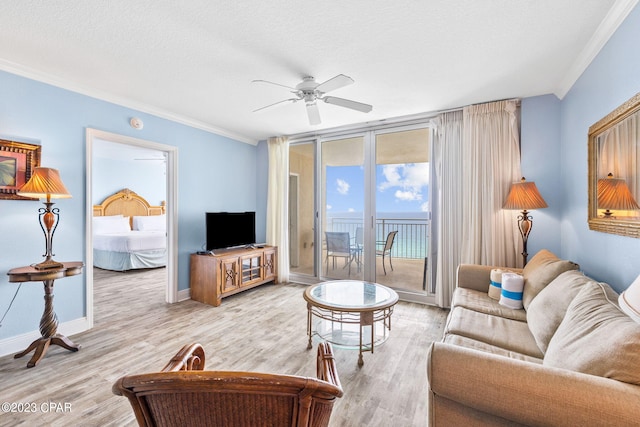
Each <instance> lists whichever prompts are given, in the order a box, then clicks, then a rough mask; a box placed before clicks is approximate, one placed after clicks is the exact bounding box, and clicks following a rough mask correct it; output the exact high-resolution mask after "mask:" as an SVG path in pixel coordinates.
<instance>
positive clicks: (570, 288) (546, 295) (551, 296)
mask: <svg viewBox="0 0 640 427" xmlns="http://www.w3.org/2000/svg"><path fill="white" fill-rule="evenodd" d="M586 283H596V282H595V281H594V280H592V279H590V278H588V277H587V276H585V275H584V274H583V273H582V272H580V271H577V270H571V271H565V272H564V273H562V274H560V275H559V276H558V277H556V278H555V279H553V281H551V283H549V284H548V285H547V286H546V287H545V288H544V289H543V290H541V291H540V293H539V294H538V296H536V297H535V298H534V299H533V301H531V304H529V309H528V310H527V323H529V329H530V330H531V333H532V334H533V337H534V338H535V339H536V342H537V343H538V347H540V350H542V352H543V353H544V352H546V351H547V347H548V346H549V341H551V337H552V336H553V334H554V333H555V332H556V329H558V326H560V322H562V319H564V315H565V313H566V312H567V308H569V304H571V301H573V298H574V297H575V296H576V295H577V294H578V292H580V290H581V289H582V287H583V286H584V285H585V284H586Z"/></svg>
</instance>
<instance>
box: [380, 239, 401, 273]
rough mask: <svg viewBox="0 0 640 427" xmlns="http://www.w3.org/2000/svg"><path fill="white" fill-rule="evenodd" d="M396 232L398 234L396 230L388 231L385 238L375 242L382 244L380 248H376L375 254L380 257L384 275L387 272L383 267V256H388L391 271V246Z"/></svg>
mask: <svg viewBox="0 0 640 427" xmlns="http://www.w3.org/2000/svg"><path fill="white" fill-rule="evenodd" d="M396 234H398V232H397V231H390V232H389V234H387V240H384V241H379V242H376V244H378V245H383V244H384V247H383V248H382V249H378V250H376V256H379V257H382V271H384V274H385V276H386V274H387V270H386V269H385V268H384V258H385V257H389V265H390V266H391V271H393V264H392V263H391V248H392V247H393V242H394V240H395V238H396Z"/></svg>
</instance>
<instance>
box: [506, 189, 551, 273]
mask: <svg viewBox="0 0 640 427" xmlns="http://www.w3.org/2000/svg"><path fill="white" fill-rule="evenodd" d="M546 207H547V202H545V201H544V199H543V198H542V196H541V195H540V192H539V191H538V187H536V184H535V183H534V182H527V181H526V180H525V178H524V177H522V179H521V180H520V182H514V183H513V184H511V190H510V191H509V195H508V196H507V200H506V202H504V209H512V210H522V214H521V215H518V229H519V230H520V235H521V236H522V259H523V266H524V265H527V257H528V256H529V254H528V253H527V240H528V239H529V233H530V232H531V227H533V218H532V217H531V215H529V212H528V210H529V209H542V208H546Z"/></svg>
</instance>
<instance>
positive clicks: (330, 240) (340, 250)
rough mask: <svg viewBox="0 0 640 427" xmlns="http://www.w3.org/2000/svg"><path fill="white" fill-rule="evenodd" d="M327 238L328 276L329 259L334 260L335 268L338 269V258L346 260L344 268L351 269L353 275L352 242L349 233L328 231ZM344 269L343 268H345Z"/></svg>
mask: <svg viewBox="0 0 640 427" xmlns="http://www.w3.org/2000/svg"><path fill="white" fill-rule="evenodd" d="M325 237H326V241H327V274H329V257H331V258H333V259H332V261H333V268H334V269H335V268H336V258H344V259H345V265H344V267H347V266H348V267H349V275H351V261H353V257H352V253H351V242H350V238H349V233H347V232H342V231H326V232H325ZM344 267H343V268H344Z"/></svg>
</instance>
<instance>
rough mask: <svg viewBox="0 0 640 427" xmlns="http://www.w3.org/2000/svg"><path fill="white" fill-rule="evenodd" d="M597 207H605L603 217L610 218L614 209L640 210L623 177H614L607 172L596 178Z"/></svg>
mask: <svg viewBox="0 0 640 427" xmlns="http://www.w3.org/2000/svg"><path fill="white" fill-rule="evenodd" d="M598 209H605V211H604V217H605V218H611V215H612V214H613V212H611V210H610V209H613V210H616V211H636V210H640V206H638V203H636V200H635V199H634V198H633V195H632V194H631V191H629V187H627V183H626V182H625V180H624V179H621V178H614V177H613V174H612V173H609V175H607V177H606V178H602V179H599V180H598Z"/></svg>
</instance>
